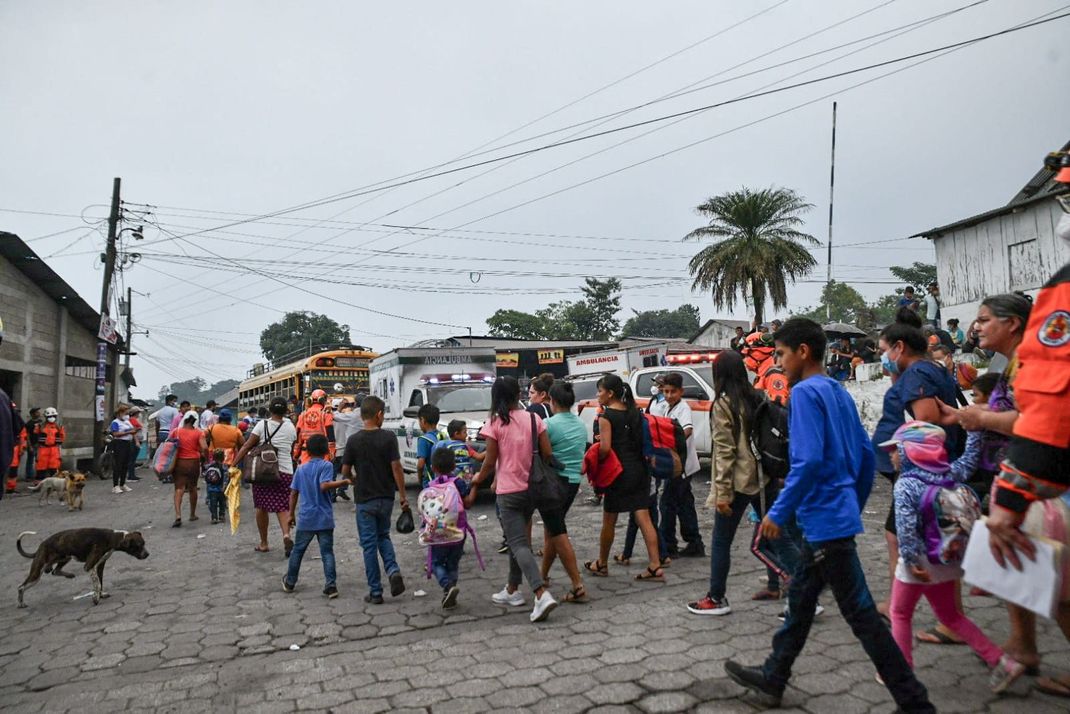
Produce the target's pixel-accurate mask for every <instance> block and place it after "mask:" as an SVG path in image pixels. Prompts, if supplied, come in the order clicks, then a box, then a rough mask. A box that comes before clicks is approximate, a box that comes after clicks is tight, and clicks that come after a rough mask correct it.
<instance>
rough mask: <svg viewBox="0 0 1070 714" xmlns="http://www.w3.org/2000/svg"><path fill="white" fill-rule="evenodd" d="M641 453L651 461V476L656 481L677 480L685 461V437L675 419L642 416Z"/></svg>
mask: <svg viewBox="0 0 1070 714" xmlns="http://www.w3.org/2000/svg"><path fill="white" fill-rule="evenodd" d="M643 453H644V455H645V456H646V457H647V458H649V459H651V464H652V465H651V475H652V476H653V477H654V478H656V479H670V478H679V477H680V476H681V475H682V474H683V473H684V463H685V462H686V461H687V436H686V435H685V434H684V428H683V427H682V426H680V423H679V422H677V421H676V420H675V419H672V418H670V417H663V416H654V415H653V414H650V413H649V412H648V413H646V414H644V415H643Z"/></svg>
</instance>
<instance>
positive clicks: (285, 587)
mask: <svg viewBox="0 0 1070 714" xmlns="http://www.w3.org/2000/svg"><path fill="white" fill-rule="evenodd" d="M282 591H283V592H284V593H292V592H293V591H294V586H293V584H292V583H290V582H288V581H287V580H286V578H283V579H282Z"/></svg>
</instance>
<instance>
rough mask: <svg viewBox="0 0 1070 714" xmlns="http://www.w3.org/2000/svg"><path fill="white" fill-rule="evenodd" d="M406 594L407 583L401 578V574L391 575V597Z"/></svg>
mask: <svg viewBox="0 0 1070 714" xmlns="http://www.w3.org/2000/svg"><path fill="white" fill-rule="evenodd" d="M403 592H405V581H404V580H403V579H402V578H401V572H400V571H399V572H397V573H391V575H390V596H391V597H397V596H398V595H400V594H401V593H403Z"/></svg>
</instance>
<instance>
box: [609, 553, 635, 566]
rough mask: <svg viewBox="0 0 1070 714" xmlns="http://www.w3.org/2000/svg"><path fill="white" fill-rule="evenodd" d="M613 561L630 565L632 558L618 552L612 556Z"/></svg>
mask: <svg viewBox="0 0 1070 714" xmlns="http://www.w3.org/2000/svg"><path fill="white" fill-rule="evenodd" d="M613 562H614V563H617V564H619V565H631V562H632V559H631V558H625V557H624V556H623V555H622V554H620V553H618V554H616V555H614V556H613Z"/></svg>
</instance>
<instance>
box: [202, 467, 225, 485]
mask: <svg viewBox="0 0 1070 714" xmlns="http://www.w3.org/2000/svg"><path fill="white" fill-rule="evenodd" d="M223 480H224V474H223V464H220V463H216V462H215V461H212V462H210V463H209V464H208V465H207V466H205V467H204V482H205V483H207V484H208V485H209V486H219V485H221V484H222V483H223Z"/></svg>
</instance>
